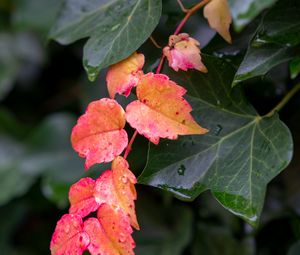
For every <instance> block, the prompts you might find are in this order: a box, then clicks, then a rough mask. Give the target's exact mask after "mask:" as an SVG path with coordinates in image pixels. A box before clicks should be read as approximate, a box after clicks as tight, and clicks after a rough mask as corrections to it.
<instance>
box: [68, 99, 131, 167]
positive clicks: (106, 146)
mask: <svg viewBox="0 0 300 255" xmlns="http://www.w3.org/2000/svg"><path fill="white" fill-rule="evenodd" d="M125 122H126V121H125V115H124V110H123V109H122V107H121V106H120V105H119V104H118V103H117V102H116V101H115V100H113V99H108V98H103V99H101V100H98V101H94V102H92V103H90V104H89V106H88V108H87V111H86V113H85V114H84V115H82V116H81V117H80V118H79V119H78V122H77V124H76V126H75V127H74V128H73V130H72V136H71V141H72V146H73V148H74V149H75V150H76V151H77V152H78V153H79V155H80V156H82V157H86V162H85V167H86V169H88V168H90V167H91V166H92V165H94V164H96V163H102V162H110V161H112V160H113V159H114V158H115V157H116V156H118V155H120V154H121V153H122V151H123V150H124V148H125V147H126V146H127V144H128V137H127V133H126V131H125V130H124V129H123V128H124V126H125Z"/></svg>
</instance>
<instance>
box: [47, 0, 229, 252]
mask: <svg viewBox="0 0 300 255" xmlns="http://www.w3.org/2000/svg"><path fill="white" fill-rule="evenodd" d="M223 2H224V1H221V0H213V1H211V3H210V4H208V5H207V6H206V9H205V11H204V12H205V16H206V17H207V18H208V20H209V22H210V24H211V26H212V27H213V28H216V30H217V31H218V32H219V33H220V34H221V35H222V36H223V37H224V38H225V39H226V40H227V41H230V34H229V32H228V28H229V27H228V28H227V24H228V22H229V20H228V18H227V16H226V13H225V14H224V11H225V12H226V9H225V7H223V5H224V3H223ZM221 5H222V6H221ZM220 8H221V10H222V11H220V10H219V9H220ZM212 12H213V13H215V14H217V15H219V16H218V17H219V19H218V21H216V20H215V18H213V17H212ZM212 20H213V21H212ZM220 22H221V23H222V24H224V25H222V24H221V25H220ZM225 25H226V26H225ZM220 26H221V28H220ZM225 30H226V31H225ZM199 46H200V44H199V42H198V41H197V40H195V39H194V38H192V37H190V36H189V35H188V34H186V33H182V34H178V35H171V36H170V38H169V44H168V46H166V47H165V48H164V49H163V54H164V55H165V56H166V57H167V59H168V61H169V65H170V66H171V67H172V68H173V69H174V70H175V71H178V70H179V69H181V70H187V69H191V68H192V69H196V70H198V71H201V72H207V71H208V70H207V68H206V67H205V65H204V64H203V63H202V61H201V56H200V49H199ZM144 62H145V58H144V55H143V54H140V53H133V54H132V55H131V56H129V57H128V58H127V59H125V60H123V61H121V62H119V63H116V64H114V65H112V66H111V67H110V68H109V70H108V73H107V77H106V81H107V88H108V91H109V95H110V97H111V98H110V99H109V98H103V99H100V100H98V101H94V102H91V103H90V104H89V106H88V108H87V110H86V112H85V114H83V115H82V116H81V117H80V118H79V119H78V122H77V124H76V126H75V127H74V128H73V131H72V135H71V142H72V146H73V148H74V150H75V151H76V152H78V154H79V156H80V157H84V158H85V159H86V161H85V168H86V169H89V168H90V167H91V166H93V165H95V164H100V163H103V162H111V161H112V166H111V170H106V171H104V172H103V173H102V174H101V175H100V177H99V178H98V179H96V180H93V179H92V178H88V177H87V178H83V179H81V180H79V181H78V182H77V183H75V184H73V185H72V186H71V188H70V191H69V201H70V209H69V214H66V215H64V216H63V217H62V218H61V219H60V220H59V221H58V223H57V226H56V229H55V232H54V234H53V236H52V241H51V247H50V248H51V253H52V255H63V254H74V255H75V254H82V253H83V252H84V251H85V250H88V251H89V252H90V253H91V254H92V255H99V254H101V255H127V254H128V255H130V254H134V252H133V249H134V247H135V243H134V241H133V239H132V237H131V234H132V227H134V228H135V229H137V230H138V229H139V224H138V221H137V217H136V213H135V204H134V201H135V200H136V199H137V194H136V190H135V187H134V185H135V184H136V183H137V180H136V177H135V176H134V174H133V173H132V172H131V171H130V170H129V164H128V162H127V161H126V156H127V155H128V153H129V151H130V147H131V143H130V144H129V145H128V136H127V132H126V131H125V129H124V127H125V124H126V121H127V122H128V123H129V124H130V126H131V127H132V128H134V129H135V130H136V132H138V133H139V134H141V135H143V136H145V137H146V138H148V139H149V140H150V141H151V142H152V143H154V144H158V143H159V140H160V139H161V138H167V139H177V138H178V135H191V134H205V133H207V132H208V130H207V129H205V128H203V127H201V126H200V125H199V124H198V123H197V122H196V121H195V120H194V118H193V117H192V115H191V111H192V107H191V105H190V104H189V103H188V102H187V101H186V100H185V99H184V98H183V96H184V95H185V93H186V89H185V88H183V87H182V86H180V85H178V84H176V83H175V82H174V81H171V80H170V79H169V77H168V76H166V75H164V74H154V73H151V72H150V73H147V74H144V72H143V70H142V69H143V66H144ZM134 87H136V96H137V100H135V101H133V102H131V103H130V104H128V105H127V107H126V111H125V110H124V109H123V108H122V107H121V105H119V104H118V102H117V101H116V100H114V99H113V98H114V97H115V95H116V94H117V93H118V94H122V95H125V96H128V95H129V94H130V93H131V91H132V89H133V88H134ZM131 142H133V140H132V141H131ZM125 148H127V149H126V153H125V155H124V157H121V156H120V155H121V153H122V152H123V151H124V150H125ZM94 212H96V215H97V217H93V216H90V215H91V213H94Z"/></svg>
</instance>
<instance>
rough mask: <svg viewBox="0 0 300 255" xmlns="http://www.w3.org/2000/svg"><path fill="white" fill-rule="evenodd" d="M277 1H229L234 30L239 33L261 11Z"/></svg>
mask: <svg viewBox="0 0 300 255" xmlns="http://www.w3.org/2000/svg"><path fill="white" fill-rule="evenodd" d="M276 1H277V0H264V1H261V0H244V1H240V0H229V5H230V10H231V15H232V19H233V25H234V28H235V29H236V30H237V31H241V30H242V29H243V28H244V27H245V26H246V25H248V24H249V23H250V22H251V21H252V20H253V19H254V18H255V17H256V16H257V15H258V14H260V13H261V11H262V10H264V9H266V8H268V7H270V6H271V5H273V4H274V3H275V2H276Z"/></svg>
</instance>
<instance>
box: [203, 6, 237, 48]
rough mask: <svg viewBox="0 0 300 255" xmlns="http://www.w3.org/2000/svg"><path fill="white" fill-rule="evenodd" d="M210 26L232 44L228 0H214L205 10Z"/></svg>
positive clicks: (204, 13)
mask: <svg viewBox="0 0 300 255" xmlns="http://www.w3.org/2000/svg"><path fill="white" fill-rule="evenodd" d="M203 15H204V17H205V18H206V19H207V20H208V23H209V26H210V27H211V28H212V29H215V30H216V31H217V32H218V33H219V34H220V35H221V36H222V37H223V38H224V39H225V40H226V41H227V42H229V43H231V35H230V31H229V28H230V24H231V22H232V18H231V13H230V9H229V5H228V2H227V0H212V1H210V2H209V3H208V4H207V5H206V6H205V7H204V9H203Z"/></svg>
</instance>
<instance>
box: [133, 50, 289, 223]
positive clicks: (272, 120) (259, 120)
mask: <svg viewBox="0 0 300 255" xmlns="http://www.w3.org/2000/svg"><path fill="white" fill-rule="evenodd" d="M204 60H205V64H206V66H207V68H208V70H209V72H208V73H207V74H202V73H200V72H178V73H177V72H173V71H171V70H169V71H168V73H169V75H170V77H172V79H174V80H176V81H177V82H179V83H181V84H186V87H187V89H188V95H187V98H188V99H189V102H190V103H191V105H192V106H193V112H194V116H195V118H196V120H201V123H202V124H203V125H204V126H205V127H207V128H208V129H209V130H210V132H209V133H208V134H207V135H204V136H187V137H181V138H180V139H178V140H176V141H167V140H165V141H162V142H161V143H160V145H159V146H153V145H151V146H150V149H149V152H148V159H147V165H146V167H145V169H144V171H143V173H142V174H141V176H140V177H139V182H140V183H144V184H148V185H151V186H155V187H160V188H162V189H165V190H168V191H170V192H172V193H174V194H176V196H178V197H182V198H183V199H194V198H196V197H197V196H198V195H199V194H200V193H202V192H203V191H205V190H210V191H211V193H212V194H213V196H214V197H215V198H216V199H217V200H218V201H219V202H220V203H221V204H222V205H223V206H224V207H225V208H227V209H228V210H229V211H231V212H232V213H234V214H236V215H238V216H240V217H242V218H243V219H245V220H246V221H247V222H249V223H250V224H252V225H256V224H257V223H258V220H259V216H260V213H261V210H262V207H263V203H264V197H265V192H266V186H267V184H268V183H269V182H270V181H271V180H272V179H273V178H274V177H275V176H276V175H278V174H279V173H280V172H281V171H282V170H283V169H285V168H286V166H287V165H288V164H289V162H290V161H291V158H292V152H293V141H292V137H291V134H290V131H289V129H288V128H287V127H286V126H285V124H284V123H282V122H281V121H280V120H279V118H278V115H277V114H276V113H275V114H274V115H272V116H259V115H258V114H257V112H256V111H255V109H254V108H253V107H252V106H251V105H250V104H249V103H248V102H247V100H246V99H245V97H244V96H243V93H242V88H240V87H235V88H234V89H232V88H231V82H232V80H233V77H234V74H235V69H234V68H233V67H232V66H231V65H230V64H229V63H227V62H225V61H223V60H221V59H218V58H214V57H208V56H205V59H204Z"/></svg>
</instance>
